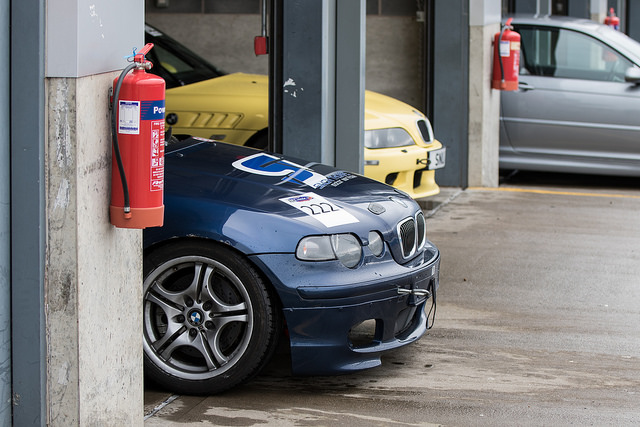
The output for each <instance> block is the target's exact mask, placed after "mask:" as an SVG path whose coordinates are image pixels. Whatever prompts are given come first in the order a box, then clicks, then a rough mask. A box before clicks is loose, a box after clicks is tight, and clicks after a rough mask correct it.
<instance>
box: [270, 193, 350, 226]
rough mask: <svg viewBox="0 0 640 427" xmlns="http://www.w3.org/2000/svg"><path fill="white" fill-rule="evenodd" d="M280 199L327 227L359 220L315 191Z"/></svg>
mask: <svg viewBox="0 0 640 427" xmlns="http://www.w3.org/2000/svg"><path fill="white" fill-rule="evenodd" d="M280 201H281V202H284V203H286V204H288V205H290V206H293V207H294V208H296V209H298V210H300V211H302V212H304V213H305V214H307V215H309V216H310V217H312V218H314V219H317V220H318V221H320V222H321V223H323V224H324V225H325V226H326V227H335V226H338V225H345V224H353V223H355V222H358V219H357V218H356V217H354V216H353V215H351V214H350V213H349V212H347V211H345V210H344V209H342V208H340V207H339V206H337V205H335V204H333V203H331V202H330V201H328V200H327V199H325V198H324V197H321V196H318V195H317V194H315V193H305V194H302V195H300V196H294V197H285V198H283V199H280Z"/></svg>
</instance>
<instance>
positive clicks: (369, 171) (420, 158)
mask: <svg viewBox="0 0 640 427" xmlns="http://www.w3.org/2000/svg"><path fill="white" fill-rule="evenodd" d="M145 30H146V31H145V37H146V42H147V43H153V44H154V48H153V49H151V51H150V53H149V54H147V57H148V58H149V59H150V60H151V61H152V62H153V64H154V66H153V68H152V69H151V72H153V73H156V74H158V75H159V76H161V77H162V78H164V79H165V81H166V83H167V92H166V103H165V106H166V113H165V118H166V121H167V124H169V125H171V126H172V127H173V132H174V133H175V134H190V135H194V136H199V137H202V138H210V139H216V140H220V141H224V142H229V143H233V144H239V145H247V146H251V147H255V148H266V146H267V126H268V105H269V100H268V92H269V90H268V77H267V76H265V75H259V74H244V73H234V74H225V73H223V72H222V71H220V70H218V69H217V68H216V67H214V66H213V65H211V64H209V63H208V62H207V61H205V60H204V59H202V58H201V57H199V56H198V55H196V54H195V53H193V52H191V51H190V50H189V49H187V48H186V47H184V46H183V45H181V44H180V43H178V42H177V41H175V40H173V39H172V38H170V37H168V36H167V35H165V34H164V33H162V32H161V31H159V30H157V29H156V28H153V27H151V26H150V25H147V26H146V27H145ZM364 126H365V132H364V146H365V152H364V160H365V166H364V174H365V175H366V176H367V177H369V178H373V179H375V180H378V181H381V182H384V183H387V184H390V185H393V186H394V187H396V188H398V189H400V190H402V191H404V192H406V193H408V194H409V195H410V196H411V197H413V198H421V197H427V196H431V195H434V194H438V192H439V191H440V188H439V187H438V185H437V184H436V182H435V169H439V168H442V167H444V165H445V161H446V157H445V154H446V149H445V147H443V146H442V144H441V143H440V142H439V141H437V140H436V139H435V138H434V137H433V130H432V128H431V124H430V123H429V120H428V119H427V118H426V117H425V116H424V114H422V113H421V112H419V111H418V110H416V109H415V108H413V107H411V106H409V105H407V104H405V103H403V102H401V101H398V100H396V99H394V98H390V97H388V96H385V95H381V94H379V93H375V92H371V91H366V92H365V115H364Z"/></svg>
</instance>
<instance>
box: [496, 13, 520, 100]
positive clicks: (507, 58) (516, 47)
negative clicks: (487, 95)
mask: <svg viewBox="0 0 640 427" xmlns="http://www.w3.org/2000/svg"><path fill="white" fill-rule="evenodd" d="M511 21H512V18H509V19H508V20H507V22H506V23H505V24H504V25H502V28H501V30H500V32H499V33H496V35H495V36H494V40H493V77H492V79H491V87H492V88H494V89H499V90H518V74H519V73H520V34H518V33H517V32H515V31H513V27H512V26H511Z"/></svg>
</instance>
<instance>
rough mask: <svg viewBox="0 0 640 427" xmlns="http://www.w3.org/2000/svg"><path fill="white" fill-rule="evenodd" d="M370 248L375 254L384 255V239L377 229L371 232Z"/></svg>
mask: <svg viewBox="0 0 640 427" xmlns="http://www.w3.org/2000/svg"><path fill="white" fill-rule="evenodd" d="M369 250H371V253H373V254H374V255H375V256H380V255H382V252H383V251H384V240H382V236H381V235H380V233H378V232H377V231H370V232H369Z"/></svg>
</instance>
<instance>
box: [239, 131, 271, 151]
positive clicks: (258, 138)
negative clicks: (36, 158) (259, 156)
mask: <svg viewBox="0 0 640 427" xmlns="http://www.w3.org/2000/svg"><path fill="white" fill-rule="evenodd" d="M244 145H246V146H247V147H251V148H257V149H258V150H266V149H267V147H268V146H269V133H268V131H267V129H263V130H261V131H260V132H258V133H257V134H255V135H253V136H252V137H251V138H250V139H249V140H248V141H247V142H246V143H245V144H244Z"/></svg>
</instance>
